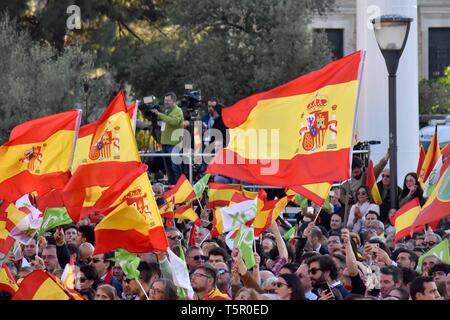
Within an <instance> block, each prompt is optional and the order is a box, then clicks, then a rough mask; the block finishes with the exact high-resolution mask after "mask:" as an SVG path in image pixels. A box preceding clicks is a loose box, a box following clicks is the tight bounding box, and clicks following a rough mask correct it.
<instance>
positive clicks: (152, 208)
mask: <svg viewBox="0 0 450 320" xmlns="http://www.w3.org/2000/svg"><path fill="white" fill-rule="evenodd" d="M136 171H137V174H136V173H134V172H131V173H129V175H128V176H125V177H123V179H122V180H121V181H120V182H118V183H117V184H116V185H114V186H112V187H111V188H109V189H108V190H107V191H105V192H104V193H103V195H102V197H101V198H100V199H99V202H98V203H101V204H102V205H101V206H99V207H98V211H101V210H100V209H101V208H106V209H105V210H106V213H107V215H106V217H104V218H103V219H102V220H101V221H100V222H99V223H98V224H97V226H96V227H95V243H96V246H95V252H96V253H103V252H107V251H111V250H114V249H118V248H122V249H125V250H127V251H129V252H132V253H145V252H150V251H153V250H159V251H166V250H167V247H168V242H167V237H166V233H165V231H164V227H163V223H162V220H161V216H160V214H159V211H158V206H157V205H156V201H155V198H154V195H153V191H152V187H151V184H150V181H149V179H148V175H147V166H146V165H144V164H141V165H140V168H139V169H138V170H136ZM135 176H137V177H136V178H134V179H133V177H135ZM130 177H131V178H130ZM117 202H118V203H117ZM98 203H97V204H96V211H97V205H98ZM110 205H111V206H113V209H112V211H111V207H109V206H110ZM102 213H104V212H102Z"/></svg>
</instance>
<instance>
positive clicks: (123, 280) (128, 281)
mask: <svg viewBox="0 0 450 320" xmlns="http://www.w3.org/2000/svg"><path fill="white" fill-rule="evenodd" d="M130 281H131V279H128V278H123V279H122V282H126V283H128V284H130Z"/></svg>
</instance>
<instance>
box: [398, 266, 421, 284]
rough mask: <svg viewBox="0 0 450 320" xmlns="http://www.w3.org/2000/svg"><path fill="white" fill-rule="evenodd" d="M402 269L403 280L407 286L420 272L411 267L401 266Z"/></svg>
mask: <svg viewBox="0 0 450 320" xmlns="http://www.w3.org/2000/svg"><path fill="white" fill-rule="evenodd" d="M400 269H401V270H402V281H403V284H404V285H405V286H406V285H407V284H409V283H411V282H413V281H414V279H415V278H417V277H418V276H419V274H418V273H417V272H416V271H414V270H411V269H409V268H404V267H401V268H400Z"/></svg>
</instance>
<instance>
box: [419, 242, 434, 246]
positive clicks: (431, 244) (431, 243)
mask: <svg viewBox="0 0 450 320" xmlns="http://www.w3.org/2000/svg"><path fill="white" fill-rule="evenodd" d="M422 244H423V245H424V246H430V247H432V246H434V245H436V242H433V241H430V242H425V241H424V242H422Z"/></svg>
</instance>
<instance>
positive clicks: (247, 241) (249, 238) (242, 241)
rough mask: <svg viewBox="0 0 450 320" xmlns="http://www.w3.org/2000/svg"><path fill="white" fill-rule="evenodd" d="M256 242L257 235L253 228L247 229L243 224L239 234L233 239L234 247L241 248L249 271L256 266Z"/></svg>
mask: <svg viewBox="0 0 450 320" xmlns="http://www.w3.org/2000/svg"><path fill="white" fill-rule="evenodd" d="M254 240H255V233H254V230H253V226H251V227H247V226H246V225H245V224H242V225H241V226H240V228H239V231H238V233H237V234H236V236H235V237H234V239H233V246H234V247H239V249H240V250H241V254H242V259H243V260H244V263H245V265H246V266H247V269H251V268H253V267H254V266H255V264H256V262H255V256H254V255H253V242H254Z"/></svg>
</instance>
